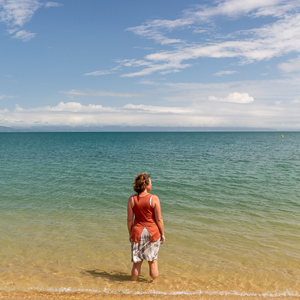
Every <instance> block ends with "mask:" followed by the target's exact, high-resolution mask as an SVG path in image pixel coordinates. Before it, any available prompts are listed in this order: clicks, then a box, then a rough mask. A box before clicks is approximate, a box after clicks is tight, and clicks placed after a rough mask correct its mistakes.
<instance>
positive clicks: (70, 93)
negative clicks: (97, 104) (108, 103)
mask: <svg viewBox="0 0 300 300" xmlns="http://www.w3.org/2000/svg"><path fill="white" fill-rule="evenodd" d="M60 93H62V94H65V95H68V96H94V97H124V98H131V97H142V96H143V94H138V93H116V92H108V91H103V90H91V89H84V90H78V89H73V90H69V91H60Z"/></svg>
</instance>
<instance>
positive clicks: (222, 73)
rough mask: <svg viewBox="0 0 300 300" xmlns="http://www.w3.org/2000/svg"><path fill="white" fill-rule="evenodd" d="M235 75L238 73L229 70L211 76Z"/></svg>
mask: <svg viewBox="0 0 300 300" xmlns="http://www.w3.org/2000/svg"><path fill="white" fill-rule="evenodd" d="M235 73H238V72H237V71H230V70H227V71H219V72H216V73H215V74H213V75H214V76H223V75H231V74H235Z"/></svg>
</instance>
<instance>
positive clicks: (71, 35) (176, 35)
mask: <svg viewBox="0 0 300 300" xmlns="http://www.w3.org/2000/svg"><path fill="white" fill-rule="evenodd" d="M167 2H168V3H169V5H173V6H174V7H173V10H172V15H173V17H172V18H170V17H168V18H166V17H165V16H166V15H168V16H170V12H169V10H168V9H167V7H166V6H165V7H164V8H162V9H161V10H160V13H159V14H160V17H159V18H158V17H153V13H151V9H150V8H151V7H149V9H145V7H143V6H141V5H138V4H137V3H135V1H133V2H132V3H127V4H124V3H122V2H121V0H120V1H118V3H119V5H120V8H119V10H118V13H120V11H122V5H125V8H128V9H130V10H132V11H133V12H134V13H135V15H137V16H139V17H136V19H131V18H128V19H125V18H120V17H118V16H117V9H116V8H115V6H114V5H112V4H110V3H109V2H108V1H104V2H102V4H101V3H98V4H83V3H82V2H80V1H79V0H74V7H68V6H67V4H66V3H63V1H61V2H49V1H40V0H0V21H1V24H2V27H0V28H1V29H2V40H3V41H4V48H5V53H4V54H5V56H6V57H7V58H10V61H12V63H11V64H10V65H9V64H8V63H7V65H5V66H4V70H3V71H2V72H3V73H2V77H1V79H0V80H1V81H2V85H1V86H2V88H1V90H0V125H1V126H15V127H30V126H87V127H88V126H100V127H101V126H110V125H116V126H156V127H157V126H159V127H232V128H236V127H243V128H245V127H251V128H270V129H280V130H300V118H299V117H300V101H299V99H300V77H299V73H300V54H299V53H300V14H299V10H300V2H299V1H298V0H297V1H296V0H284V1H283V0H260V1H258V0H245V1H239V0H227V1H226V0H225V1H216V2H210V1H209V2H206V4H205V5H204V4H203V5H198V4H197V1H195V2H194V3H190V4H189V5H187V4H186V5H187V6H186V7H182V6H178V7H176V4H172V3H173V2H172V1H171V0H168V1H167ZM203 3H204V1H203ZM89 5H90V6H89ZM93 5H95V6H93ZM149 5H150V4H149ZM153 6H154V5H153ZM53 7H56V8H57V9H56V10H52V9H51V10H48V8H53ZM154 8H155V7H153V9H154ZM97 9H99V11H98V10H97ZM69 11H72V13H73V14H75V15H71V14H70V13H69ZM101 11H103V17H102V18H99V16H98V15H97V13H95V12H99V13H100V12H101ZM56 14H59V15H60V19H58V21H57V22H58V24H56V25H55V24H54V22H55V15H56ZM124 14H125V12H124ZM106 15H107V16H106ZM114 15H116V17H115V18H114V17H112V16H114ZM59 20H61V21H59ZM74 20H75V21H74ZM140 20H143V21H142V22H141V21H140ZM92 21H94V22H99V23H93V22H92ZM59 22H61V23H59ZM73 22H74V23H73ZM75 22H76V23H75ZM95 24H96V25H95ZM39 25H41V26H40V27H39ZM104 25H106V26H104ZM76 26H78V27H76ZM97 26H98V27H97ZM41 28H42V29H41ZM46 28H51V30H52V31H53V34H51V32H50V31H49V29H46ZM100 29H101V30H100ZM36 31H39V33H38V34H36V33H35V32H36ZM49 32H50V33H49ZM99 32H101V34H100V33H99ZM47 34H49V35H50V34H51V39H49V40H50V41H51V42H48V40H47ZM41 35H42V36H41ZM17 40H19V41H17ZM24 53H25V54H24ZM30 58H32V60H33V63H29V62H28V59H30ZM20 62H23V63H24V65H25V66H23V65H21V64H20ZM0 76H1V75H0ZM41 78H42V79H41Z"/></svg>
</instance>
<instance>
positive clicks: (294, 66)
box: [278, 57, 300, 73]
mask: <svg viewBox="0 0 300 300" xmlns="http://www.w3.org/2000/svg"><path fill="white" fill-rule="evenodd" d="M278 68H279V69H280V70H281V71H282V72H284V73H292V72H299V71H300V57H298V58H296V59H290V60H289V61H288V62H286V63H282V64H279V65H278Z"/></svg>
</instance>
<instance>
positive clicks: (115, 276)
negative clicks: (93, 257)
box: [81, 269, 149, 282]
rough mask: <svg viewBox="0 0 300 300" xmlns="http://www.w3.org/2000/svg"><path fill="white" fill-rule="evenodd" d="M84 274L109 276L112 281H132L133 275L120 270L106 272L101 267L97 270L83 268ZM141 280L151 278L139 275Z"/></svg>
mask: <svg viewBox="0 0 300 300" xmlns="http://www.w3.org/2000/svg"><path fill="white" fill-rule="evenodd" d="M81 273H82V274H86V275H91V276H93V277H102V278H107V279H109V280H112V281H115V282H116V281H131V275H129V274H128V273H124V272H118V271H111V272H106V271H101V270H99V269H96V270H83V271H82V272H81ZM138 281H139V282H149V280H146V279H145V278H143V276H140V277H139V280H138Z"/></svg>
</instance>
